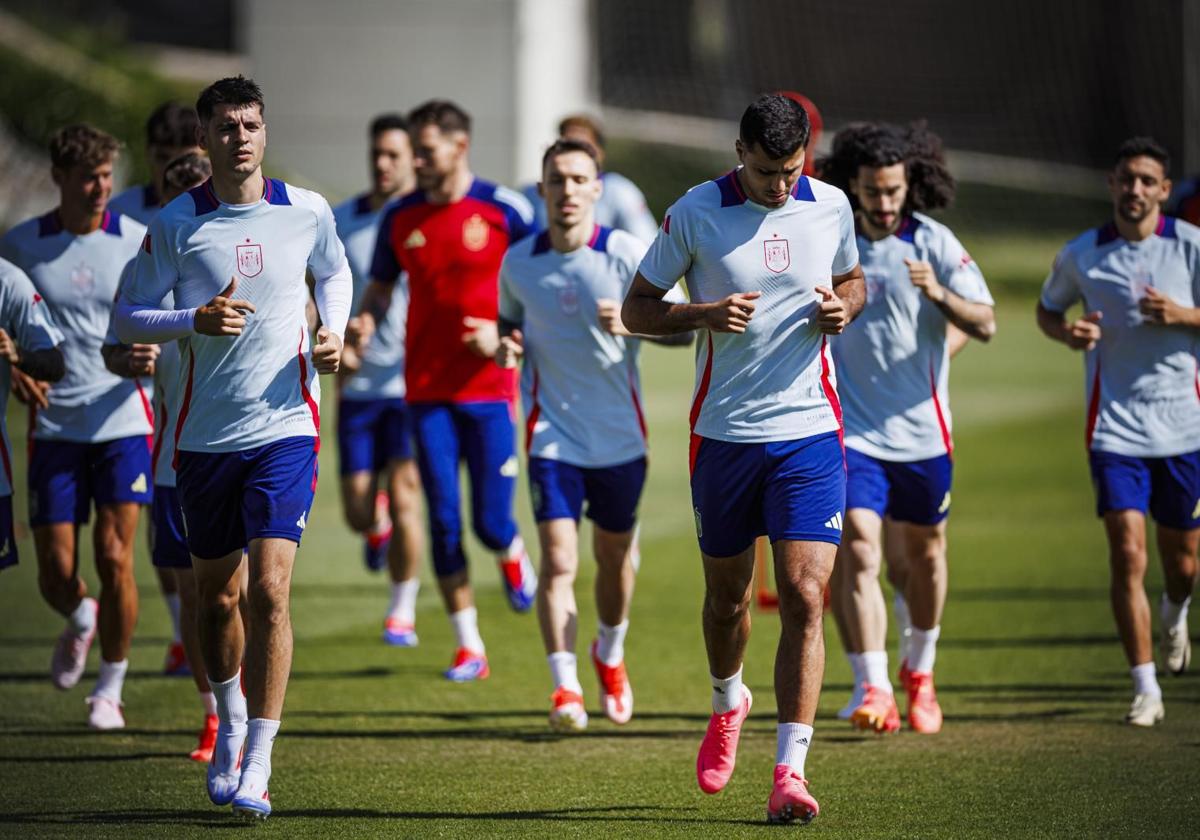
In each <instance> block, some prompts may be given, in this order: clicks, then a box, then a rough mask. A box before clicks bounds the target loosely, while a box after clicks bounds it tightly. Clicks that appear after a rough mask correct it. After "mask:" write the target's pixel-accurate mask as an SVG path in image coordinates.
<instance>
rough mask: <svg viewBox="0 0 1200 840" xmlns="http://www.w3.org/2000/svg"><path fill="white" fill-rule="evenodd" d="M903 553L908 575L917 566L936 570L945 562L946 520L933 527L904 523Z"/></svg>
mask: <svg viewBox="0 0 1200 840" xmlns="http://www.w3.org/2000/svg"><path fill="white" fill-rule="evenodd" d="M904 553H905V555H906V556H907V557H908V563H909V569H910V573H911V572H912V570H913V569H914V568H915V567H917V565H918V564H920V566H922V567H929V566H932V567H934V570H935V571H936V568H937V566H938V565H940V564H941V563H944V562H945V560H946V520H945V519H942V520H941V521H940V522H938V523H937V524H935V525H917V524H914V523H912V522H905V523H904Z"/></svg>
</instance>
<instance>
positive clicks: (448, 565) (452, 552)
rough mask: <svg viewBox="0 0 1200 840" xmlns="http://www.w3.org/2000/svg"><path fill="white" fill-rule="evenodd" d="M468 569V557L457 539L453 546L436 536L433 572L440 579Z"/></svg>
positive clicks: (459, 573)
mask: <svg viewBox="0 0 1200 840" xmlns="http://www.w3.org/2000/svg"><path fill="white" fill-rule="evenodd" d="M466 570H467V558H466V556H465V555H464V554H463V551H462V546H461V544H460V543H458V542H457V541H456V542H455V543H454V545H453V546H451V545H449V544H447V543H446V542H439V541H438V540H437V538H436V535H435V537H434V544H433V572H434V574H435V575H437V577H438V579H439V580H444V579H446V578H452V577H455V576H457V575H462V574H463V573H464V572H465V571H466Z"/></svg>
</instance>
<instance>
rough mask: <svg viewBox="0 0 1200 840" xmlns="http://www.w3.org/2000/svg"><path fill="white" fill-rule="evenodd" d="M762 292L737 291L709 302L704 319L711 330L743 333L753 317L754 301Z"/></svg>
mask: <svg viewBox="0 0 1200 840" xmlns="http://www.w3.org/2000/svg"><path fill="white" fill-rule="evenodd" d="M760 297H762V292H739V293H737V294H733V295H730V296H729V297H727V298H722V299H721V300H719V301H717V302H716V303H712V304H709V308H708V312H707V313H706V314H705V317H704V321H705V326H707V327H708V328H709V329H710V330H712V331H713V332H728V333H744V332H745V331H746V325H747V324H749V323H750V319H751V318H753V317H754V301H756V300H757V299H758V298H760Z"/></svg>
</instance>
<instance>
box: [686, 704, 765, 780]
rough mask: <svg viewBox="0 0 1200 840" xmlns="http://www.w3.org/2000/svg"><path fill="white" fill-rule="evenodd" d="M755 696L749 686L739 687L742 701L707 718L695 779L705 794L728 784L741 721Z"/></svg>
mask: <svg viewBox="0 0 1200 840" xmlns="http://www.w3.org/2000/svg"><path fill="white" fill-rule="evenodd" d="M753 703H754V699H753V698H752V697H751V696H750V689H748V688H745V687H743V688H742V702H741V703H740V704H739V705H738V707H737V708H736V709H734V710H733V711H731V712H726V713H725V714H717V713H716V712H713V716H712V717H711V718H709V721H708V731H707V732H705V733H704V740H703V741H701V742H700V753H699V755H697V756H696V781H698V782H699V783H700V790H702V791H704V792H705V793H717V792H718V791H720V790H721V789H722V788H723V787H725V785H726V784H728V783H729V777H730V776H732V775H733V766H734V764H735V763H736V761H737V747H738V739H739V738H740V737H741V734H742V724H743V723H745V722H746V718H747V717H748V716H749V715H750V706H751V705H752V704H753Z"/></svg>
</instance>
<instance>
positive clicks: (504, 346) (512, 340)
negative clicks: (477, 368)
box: [496, 330, 525, 368]
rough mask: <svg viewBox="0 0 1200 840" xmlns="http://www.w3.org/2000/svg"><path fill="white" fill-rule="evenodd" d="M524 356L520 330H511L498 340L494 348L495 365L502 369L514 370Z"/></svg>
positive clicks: (523, 342)
mask: <svg viewBox="0 0 1200 840" xmlns="http://www.w3.org/2000/svg"><path fill="white" fill-rule="evenodd" d="M524 355H525V336H523V335H521V331H520V330H513V331H512V332H511V333H509V334H508V335H506V336H503V337H502V338H501V339H500V346H499V347H497V348H496V364H498V365H499V366H500V367H502V368H515V367H516V366H517V363H518V362H520V361H521V357H522V356H524Z"/></svg>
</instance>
